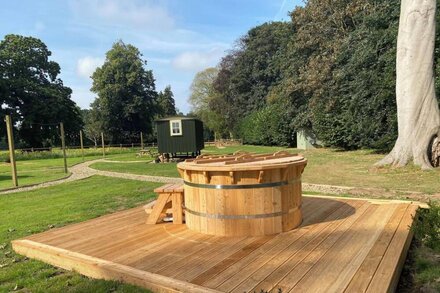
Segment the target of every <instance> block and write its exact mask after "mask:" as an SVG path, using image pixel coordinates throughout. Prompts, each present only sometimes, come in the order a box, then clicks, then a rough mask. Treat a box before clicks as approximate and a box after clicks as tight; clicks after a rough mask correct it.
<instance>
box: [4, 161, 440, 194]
mask: <svg viewBox="0 0 440 293" xmlns="http://www.w3.org/2000/svg"><path fill="white" fill-rule="evenodd" d="M96 162H116V161H107V160H105V159H98V160H92V161H87V162H84V163H80V164H77V165H74V166H72V167H70V168H69V171H70V173H71V175H70V176H69V177H67V178H62V179H58V180H54V181H49V182H44V183H40V184H35V185H31V186H24V187H19V188H15V189H9V190H4V191H1V192H0V194H8V193H15V192H21V191H30V190H35V189H39V188H43V187H48V186H54V185H58V184H62V183H65V182H71V181H76V180H81V179H84V178H88V177H91V176H94V175H101V176H107V177H115V178H122V179H131V180H139V181H148V182H161V183H180V182H182V179H180V178H175V177H162V176H149V175H136V174H129V173H119V172H111V171H101V170H96V169H92V168H90V165H92V164H94V163H96ZM123 162H124V163H128V162H132V161H123ZM136 162H137V161H136ZM141 162H144V161H141ZM302 189H303V190H304V192H305V193H307V192H312V193H313V192H317V193H319V194H332V195H350V196H355V197H368V198H382V199H383V198H389V199H397V198H400V199H408V200H415V201H423V202H427V201H429V199H433V200H440V194H434V195H426V194H422V193H419V192H411V191H407V192H402V191H400V192H397V191H392V190H385V189H380V188H356V187H348V186H333V185H324V184H310V183H305V182H303V184H302ZM402 193H403V194H402Z"/></svg>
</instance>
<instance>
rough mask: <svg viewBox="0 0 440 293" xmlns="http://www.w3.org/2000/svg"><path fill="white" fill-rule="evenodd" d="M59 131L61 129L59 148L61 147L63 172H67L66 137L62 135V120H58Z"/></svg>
mask: <svg viewBox="0 0 440 293" xmlns="http://www.w3.org/2000/svg"><path fill="white" fill-rule="evenodd" d="M60 131H61V148H62V149H63V160H64V173H67V159H66V139H65V137H64V124H63V122H60Z"/></svg>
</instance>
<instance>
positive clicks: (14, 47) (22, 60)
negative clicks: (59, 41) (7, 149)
mask: <svg viewBox="0 0 440 293" xmlns="http://www.w3.org/2000/svg"><path fill="white" fill-rule="evenodd" d="M51 54H52V53H51V52H50V51H49V50H48V48H47V46H46V45H45V44H44V43H43V42H42V41H41V40H39V39H36V38H33V37H23V36H19V35H6V36H5V39H4V40H2V41H0V77H1V79H0V99H1V100H0V102H1V103H2V105H3V108H4V109H3V112H4V113H5V114H6V113H9V114H11V115H12V116H13V120H14V122H15V123H17V125H18V136H19V138H20V141H22V142H23V144H24V146H32V147H40V146H51V145H54V144H59V143H60V139H59V129H57V128H56V125H58V123H59V122H64V126H65V129H66V139H67V142H68V143H69V142H72V141H73V140H76V139H77V137H78V135H77V133H78V132H79V130H80V129H81V128H82V124H83V123H82V119H81V114H80V110H79V108H78V107H77V106H76V104H75V102H73V101H72V100H71V94H72V90H71V89H70V88H68V87H66V86H64V85H63V81H62V80H61V79H60V78H58V75H59V74H60V66H59V65H58V63H56V62H54V61H50V60H49V57H50V56H51ZM2 126H3V125H2Z"/></svg>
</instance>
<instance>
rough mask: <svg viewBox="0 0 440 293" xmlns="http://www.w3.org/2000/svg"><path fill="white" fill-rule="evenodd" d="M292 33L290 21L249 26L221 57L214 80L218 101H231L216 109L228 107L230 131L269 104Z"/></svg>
mask: <svg viewBox="0 0 440 293" xmlns="http://www.w3.org/2000/svg"><path fill="white" fill-rule="evenodd" d="M292 34H293V30H292V24H291V23H288V22H270V23H264V24H262V25H259V26H257V27H254V28H252V29H250V30H249V31H248V32H247V34H246V35H244V36H243V37H241V38H240V39H239V40H238V42H237V45H236V47H235V48H234V50H232V52H231V53H230V54H228V55H227V56H226V57H224V58H223V60H222V61H221V63H220V71H219V74H218V77H217V79H216V81H215V83H214V88H215V89H216V90H217V91H218V93H219V96H218V97H217V101H216V105H218V106H221V107H223V106H224V105H229V106H228V107H227V108H226V109H221V108H219V107H217V110H219V112H218V113H222V112H223V113H225V111H227V112H226V113H225V120H226V121H227V126H228V128H229V130H230V131H231V132H237V131H238V128H239V127H238V126H239V122H240V120H242V119H243V118H244V117H246V116H247V115H248V114H250V113H252V112H255V111H258V110H261V109H262V108H264V107H265V106H266V102H267V98H268V93H269V92H270V90H271V88H272V87H274V86H276V85H277V84H278V83H279V82H280V81H281V80H282V77H283V76H282V74H281V68H282V64H283V63H284V62H285V61H286V60H285V52H286V50H287V44H288V41H289V39H290V37H291V36H292ZM220 100H222V101H220Z"/></svg>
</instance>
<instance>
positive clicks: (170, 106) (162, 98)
mask: <svg viewBox="0 0 440 293" xmlns="http://www.w3.org/2000/svg"><path fill="white" fill-rule="evenodd" d="M173 97H174V94H173V92H172V91H171V86H167V87H165V89H164V91H163V92H159V94H158V95H157V106H158V107H159V110H158V112H159V117H161V118H162V117H168V116H175V115H176V114H177V111H176V103H175V101H174V98H173Z"/></svg>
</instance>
